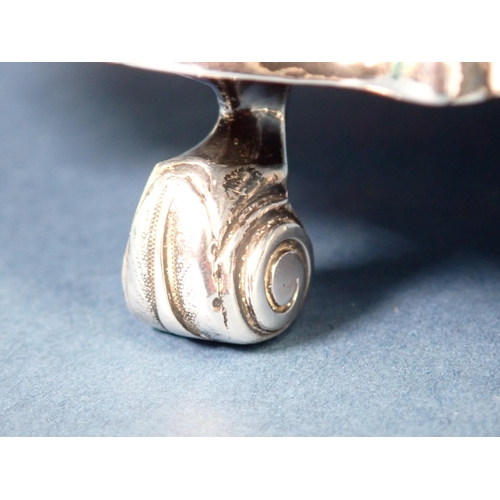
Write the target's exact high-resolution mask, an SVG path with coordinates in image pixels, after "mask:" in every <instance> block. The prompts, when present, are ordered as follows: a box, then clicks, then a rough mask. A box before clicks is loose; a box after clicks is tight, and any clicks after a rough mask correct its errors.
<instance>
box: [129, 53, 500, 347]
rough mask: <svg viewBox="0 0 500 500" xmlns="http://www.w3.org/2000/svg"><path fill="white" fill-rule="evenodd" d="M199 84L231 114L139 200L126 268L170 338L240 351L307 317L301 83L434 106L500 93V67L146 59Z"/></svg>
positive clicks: (136, 300) (153, 180)
mask: <svg viewBox="0 0 500 500" xmlns="http://www.w3.org/2000/svg"><path fill="white" fill-rule="evenodd" d="M133 65H135V66H140V67H143V68H149V69H155V70H160V71H168V72H173V73H178V74H182V75H186V76H191V77H197V78H201V79H203V80H204V81H205V82H206V83H209V84H210V85H211V86H212V87H213V88H214V90H215V92H216V94H217V97H218V101H219V107H220V114H219V120H218V122H217V124H216V126H215V128H214V130H213V131H212V133H211V134H210V135H209V136H208V137H207V138H206V139H205V140H204V141H203V142H202V143H201V144H199V145H198V146H196V147H194V148H193V149H192V150H190V151H188V152H187V153H185V154H183V155H181V156H178V157H176V158H173V159H171V160H168V161H165V162H162V163H159V164H158V165H157V166H156V167H155V169H154V170H153V172H152V174H151V177H150V178H149V180H148V183H147V185H146V188H145V190H144V193H143V195H142V197H141V200H140V202H139V206H138V208H137V212H136V214H135V217H134V221H133V224H132V230H131V233H130V238H129V242H128V246H127V250H126V254H125V259H124V264H123V287H124V290H125V295H126V300H127V304H128V307H129V309H130V310H131V311H132V313H133V314H134V315H135V316H136V317H137V318H139V319H140V320H142V321H145V322H146V323H148V324H150V325H152V326H153V327H155V328H158V329H160V330H165V331H168V332H172V333H176V334H178V335H183V336H186V337H192V338H200V339H205V340H214V341H222V342H232V343H238V344H247V343H256V342H261V341H263V340H266V339H269V338H271V337H274V336H275V335H278V334H279V333H281V332H282V331H283V330H285V329H286V328H287V327H288V326H289V325H290V324H291V323H292V321H293V320H294V319H295V317H296V316H297V314H298V312H299V310H300V308H301V306H302V304H303V302H304V299H305V296H306V293H307V289H308V287H309V281H310V277H311V271H312V266H313V264H312V248H311V243H310V241H309V238H308V237H307V234H306V233H305V231H304V229H303V227H302V225H301V223H300V221H299V219H298V218H297V216H296V215H295V213H294V211H293V209H292V207H291V205H290V203H289V201H288V192H287V168H288V167H287V160H286V149H285V116H284V112H285V101H286V96H287V92H288V87H289V85H290V84H308V85H327V86H337V87H346V88H353V89H360V90H364V91H368V92H375V93H378V94H381V95H384V96H387V97H392V98H395V99H400V100H404V101H408V102H414V103H419V104H427V105H446V104H468V103H473V102H480V101H483V100H485V99H488V98H491V97H495V96H499V95H500V70H499V69H498V68H499V65H498V64H495V63H460V62H445V63H422V62H409V63H408V62H406V63H402V62H400V63H385V62H373V63H371V62H364V63H357V62H352V63H351V62H336V63H333V62H332V63H163V62H162V63H154V62H152V63H140V64H133Z"/></svg>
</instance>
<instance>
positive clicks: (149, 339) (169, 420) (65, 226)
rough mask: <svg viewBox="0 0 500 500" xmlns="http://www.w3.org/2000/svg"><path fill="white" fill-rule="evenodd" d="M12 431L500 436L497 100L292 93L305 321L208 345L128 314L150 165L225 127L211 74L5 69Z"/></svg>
mask: <svg viewBox="0 0 500 500" xmlns="http://www.w3.org/2000/svg"><path fill="white" fill-rule="evenodd" d="M0 75H1V78H0V177H1V182H0V199H1V200H2V205H1V207H0V228H1V229H2V234H3V235H4V237H3V241H2V247H1V248H0V304H1V308H0V326H1V329H0V338H1V341H2V349H1V351H0V382H1V384H0V401H1V402H2V405H1V408H2V409H1V410H0V433H1V434H4V435H498V434H499V433H500V413H499V412H500V375H499V373H500V370H499V368H500V362H499V354H500V352H499V351H500V307H499V303H500V262H499V256H500V255H499V252H500V168H498V158H500V155H499V153H500V140H499V139H500V137H499V134H500V127H498V123H499V121H500V102H497V101H494V102H489V103H485V104H483V105H477V106H470V107H463V108H447V109H434V108H425V107H419V106H413V105H408V104H404V103H398V102H394V101H390V100H386V99H384V98H380V97H378V96H372V95H369V94H363V93H359V92H354V91H346V90H338V89H321V88H295V89H294V90H293V92H292V94H291V100H290V106H289V113H288V127H287V134H288V152H289V155H288V156H289V158H288V159H289V164H290V192H291V199H292V203H293V205H294V207H295V209H296V211H297V212H298V214H299V215H300V216H301V217H302V219H303V220H304V223H305V226H306V228H307V229H308V231H309V232H310V234H311V238H312V240H313V243H314V245H315V249H316V263H317V268H316V273H315V276H314V279H313V282H312V287H311V290H310V295H309V298H308V300H307V301H306V304H305V307H304V310H303V312H302V314H301V315H300V316H299V318H298V319H297V321H296V322H295V323H294V324H293V325H292V327H291V328H290V330H289V331H288V332H286V333H284V334H283V335H281V336H280V337H278V338H276V339H273V340H271V341H269V342H266V343H264V344H260V345H256V346H240V347H238V346H229V345H216V344H208V343H204V342H201V341H191V340H188V339H183V338H178V337H175V336H172V335H168V334H162V333H160V332H156V331H154V330H152V329H150V328H148V327H146V326H144V325H141V324H139V323H138V322H137V321H136V320H135V319H134V318H132V317H131V315H130V314H129V313H128V311H127V310H126V307H125V305H124V300H123V296H122V291H121V284H120V268H121V259H122V254H123V251H124V247H125V243H126V239H127V234H128V231H129V228H130V222H131V219H132V216H133V213H134V210H135V206H136V204H137V201H138V199H139V197H140V194H141V192H142V189H143V186H144V184H145V182H146V180H147V177H148V175H149V173H150V171H151V168H152V167H153V165H154V164H155V163H156V162H158V161H162V160H164V159H167V158H169V157H172V156H174V155H176V154H178V153H181V152H182V151H183V150H185V149H188V148H190V147H191V146H193V145H194V144H196V143H197V142H198V141H199V140H201V139H202V138H203V137H204V136H205V135H206V133H208V131H209V130H210V129H211V127H212V125H213V122H214V121H215V118H216V114H217V109H216V104H215V98H214V97H213V96H212V91H211V90H210V89H209V88H208V87H206V86H204V85H202V84H200V83H198V82H195V81H191V80H188V79H184V78H182V77H179V76H175V75H162V74H156V73H150V72H144V71H140V70H135V69H131V68H125V67H120V66H112V65H98V64H95V65H94V64H74V65H73V64H72V65H66V64H57V65H40V64H33V65H30V64H28V65H10V64H6V65H0Z"/></svg>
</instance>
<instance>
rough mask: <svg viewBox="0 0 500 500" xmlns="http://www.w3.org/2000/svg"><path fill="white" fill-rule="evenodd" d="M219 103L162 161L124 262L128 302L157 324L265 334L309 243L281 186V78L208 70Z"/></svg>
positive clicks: (296, 289) (285, 304)
mask: <svg viewBox="0 0 500 500" xmlns="http://www.w3.org/2000/svg"><path fill="white" fill-rule="evenodd" d="M210 84H211V85H212V86H213V88H214V89H215V90H216V93H217V95H218V99H219V104H220V116H219V121H218V123H217V125H216V126H215V128H214V130H213V132H212V133H211V134H210V135H209V136H208V138H207V139H206V140H205V141H203V142H202V143H201V144H200V145H198V146H197V147H195V148H193V149H192V150H190V151H188V152H187V153H185V154H184V155H182V156H179V157H177V158H174V159H172V160H169V161H166V162H162V163H159V164H158V165H157V166H156V167H155V169H154V171H153V173H152V174H151V177H150V179H149V181H148V183H147V185H146V189H145V191H144V193H143V195H142V198H141V200H140V202H139V206H138V208H137V212H136V214H135V217H134V221H133V224H132V230H131V233H130V238H129V243H128V247H127V251H126V255H125V259H124V266H123V286H124V290H125V295H126V299H127V304H128V306H129V308H130V310H131V311H132V312H133V313H134V315H135V316H137V317H138V318H139V319H141V320H142V321H145V322H146V323H149V324H150V325H152V326H154V327H155V328H158V329H161V330H165V331H169V332H172V333H176V334H178V335H184V336H187V337H193V338H201V339H206V340H218V341H223V342H233V343H240V344H246V343H255V342H261V341H263V340H266V339H268V338H271V337H273V336H275V335H277V334H279V333H281V332H282V331H283V330H284V329H285V328H287V327H288V326H289V325H290V323H291V322H292V321H293V320H294V319H295V317H296V316H297V314H298V312H299V310H300V308H301V306H302V303H303V301H304V298H305V296H306V293H307V289H308V286H309V280H310V276H311V271H312V248H311V243H310V241H309V238H308V237H307V235H306V233H305V231H304V229H303V227H302V225H301V223H300V221H299V219H298V218H297V216H296V215H295V213H294V211H293V209H292V207H291V205H290V203H289V201H288V192H287V184H286V182H287V162H286V151H285V147H284V135H285V121H284V108H285V100H286V95H287V91H288V89H287V86H285V85H282V84H273V83H271V84H263V83H254V82H244V81H230V80H218V81H213V82H210Z"/></svg>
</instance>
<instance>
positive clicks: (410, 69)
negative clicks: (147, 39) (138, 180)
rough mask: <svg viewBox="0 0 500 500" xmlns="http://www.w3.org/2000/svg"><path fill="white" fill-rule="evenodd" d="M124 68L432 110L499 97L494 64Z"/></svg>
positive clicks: (499, 68) (499, 72) (158, 64)
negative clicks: (339, 92)
mask: <svg viewBox="0 0 500 500" xmlns="http://www.w3.org/2000/svg"><path fill="white" fill-rule="evenodd" d="M129 64H132V65H134V66H138V67H142V68H147V69H153V70H157V71H166V72H170V73H177V74H180V75H186V76H192V77H196V78H232V79H235V80H247V81H260V82H267V83H271V82H272V83H282V84H288V85H323V86H330V87H345V88H352V89H359V90H364V91H367V92H374V93H377V94H381V95H384V96H387V97H392V98H394V99H400V100H403V101H408V102H414V103H418V104H428V105H438V106H439V105H445V104H468V103H472V102H480V101H484V100H485V99H488V98H491V97H495V96H499V95H500V65H499V64H498V63H494V62H267V63H264V62H229V63H224V62H222V63H221V62H202V63H194V62H192V63H172V62H165V61H149V62H141V63H129Z"/></svg>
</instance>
